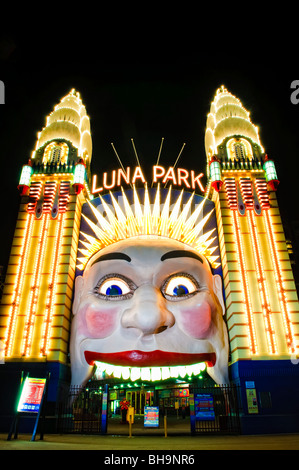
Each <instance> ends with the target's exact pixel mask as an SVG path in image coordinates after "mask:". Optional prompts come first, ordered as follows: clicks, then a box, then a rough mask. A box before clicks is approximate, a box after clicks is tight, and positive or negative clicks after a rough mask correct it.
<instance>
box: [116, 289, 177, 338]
mask: <svg viewBox="0 0 299 470" xmlns="http://www.w3.org/2000/svg"><path fill="white" fill-rule="evenodd" d="M133 301H134V304H133V305H132V307H131V308H129V309H127V310H125V311H124V313H123V316H122V326H123V327H124V328H137V329H138V330H140V331H141V332H142V333H143V335H152V334H158V333H162V332H163V331H164V330H166V329H167V328H170V327H172V326H173V325H174V323H175V318H174V316H173V314H172V313H171V312H170V311H169V310H167V308H166V301H165V299H164V297H163V296H162V294H161V292H160V291H159V289H157V288H155V287H154V286H152V285H148V284H144V285H142V286H140V287H138V289H136V291H135V293H134V297H133Z"/></svg>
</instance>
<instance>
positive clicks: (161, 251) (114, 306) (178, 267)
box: [71, 236, 228, 385]
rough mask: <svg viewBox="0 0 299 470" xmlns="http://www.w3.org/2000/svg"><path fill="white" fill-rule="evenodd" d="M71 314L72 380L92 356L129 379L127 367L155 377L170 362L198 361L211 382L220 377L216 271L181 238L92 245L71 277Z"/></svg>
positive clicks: (222, 351) (194, 364)
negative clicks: (99, 247) (78, 271)
mask: <svg viewBox="0 0 299 470" xmlns="http://www.w3.org/2000/svg"><path fill="white" fill-rule="evenodd" d="M73 313H74V318H73V322H72V333H71V366H72V384H73V385H84V384H85V383H86V381H87V380H88V379H89V378H90V376H91V374H92V371H93V365H94V363H95V362H97V361H99V362H100V363H102V367H104V368H105V366H104V365H105V364H106V367H107V371H108V370H109V371H110V374H111V373H115V375H116V376H119V377H120V376H121V375H120V372H121V371H122V374H123V375H122V376H123V378H124V377H125V376H126V377H127V378H129V377H131V379H133V377H132V374H133V373H134V371H135V372H136V371H138V377H141V379H142V378H146V377H149V375H150V374H151V373H152V377H151V378H152V379H153V374H154V373H155V374H156V375H155V377H157V378H162V379H163V371H165V370H169V368H174V367H175V366H181V367H183V366H190V367H189V372H190V370H191V371H193V372H194V373H196V370H197V373H199V372H200V365H199V364H200V363H203V362H205V363H206V364H207V371H208V373H209V375H210V376H211V377H212V378H213V379H214V380H215V382H217V383H219V384H220V383H228V372H227V371H228V339H227V330H226V326H225V323H224V321H223V317H222V315H223V313H224V304H223V297H222V281H221V277H220V276H219V275H213V274H212V272H211V269H210V266H209V264H208V262H207V260H206V259H205V258H204V257H203V256H202V255H198V253H197V252H196V251H195V250H193V249H192V248H191V247H189V246H187V245H186V244H184V243H181V242H179V241H175V240H170V239H168V238H162V237H159V236H157V237H152V236H139V237H134V238H130V239H127V240H122V241H119V242H117V243H114V244H113V245H110V246H108V247H106V248H104V249H102V250H100V251H99V252H97V253H96V254H95V255H94V256H93V257H92V258H91V259H90V260H89V262H88V264H87V266H86V268H85V270H84V273H83V276H78V277H77V279H76V285H75V297H74V304H73ZM108 365H109V366H108ZM176 369H179V368H178V367H177V368H176ZM130 373H131V376H130ZM168 377H169V375H168Z"/></svg>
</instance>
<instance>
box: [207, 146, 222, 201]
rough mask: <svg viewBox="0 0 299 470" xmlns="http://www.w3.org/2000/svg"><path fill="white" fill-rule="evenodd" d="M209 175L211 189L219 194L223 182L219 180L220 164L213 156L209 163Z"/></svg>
mask: <svg viewBox="0 0 299 470" xmlns="http://www.w3.org/2000/svg"><path fill="white" fill-rule="evenodd" d="M209 173H210V181H211V185H212V187H213V188H214V189H215V191H217V192H219V191H220V189H221V186H222V184H223V181H222V179H221V166H220V162H219V160H218V159H217V157H216V156H215V155H213V157H212V158H211V160H210V162H209Z"/></svg>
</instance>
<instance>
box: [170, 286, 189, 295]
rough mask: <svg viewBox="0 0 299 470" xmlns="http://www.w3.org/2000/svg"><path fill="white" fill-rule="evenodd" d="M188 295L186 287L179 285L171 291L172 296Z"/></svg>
mask: <svg viewBox="0 0 299 470" xmlns="http://www.w3.org/2000/svg"><path fill="white" fill-rule="evenodd" d="M188 293H189V291H188V289H187V287H186V286H183V285H182V284H180V285H179V286H176V287H175V288H174V289H173V295H177V296H180V295H186V294H188Z"/></svg>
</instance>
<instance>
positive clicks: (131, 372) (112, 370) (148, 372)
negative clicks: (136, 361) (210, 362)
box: [95, 362, 206, 382]
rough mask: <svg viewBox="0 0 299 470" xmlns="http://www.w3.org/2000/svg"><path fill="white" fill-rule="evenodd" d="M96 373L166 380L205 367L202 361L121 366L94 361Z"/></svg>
mask: <svg viewBox="0 0 299 470" xmlns="http://www.w3.org/2000/svg"><path fill="white" fill-rule="evenodd" d="M95 364H96V367H97V369H96V375H97V376H98V377H100V375H101V373H103V372H106V374H107V375H113V376H114V377H116V378H118V379H120V378H123V379H124V380H128V379H130V380H132V382H135V380H138V379H140V378H141V380H148V381H152V382H154V381H157V380H167V379H169V378H170V377H172V378H178V377H181V378H184V377H186V375H188V376H189V377H191V376H192V375H194V376H196V375H199V374H200V373H201V372H202V371H203V370H205V369H206V365H205V363H204V362H200V363H198V364H192V365H191V366H172V367H123V366H114V365H112V364H106V363H105V362H96V363H95Z"/></svg>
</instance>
